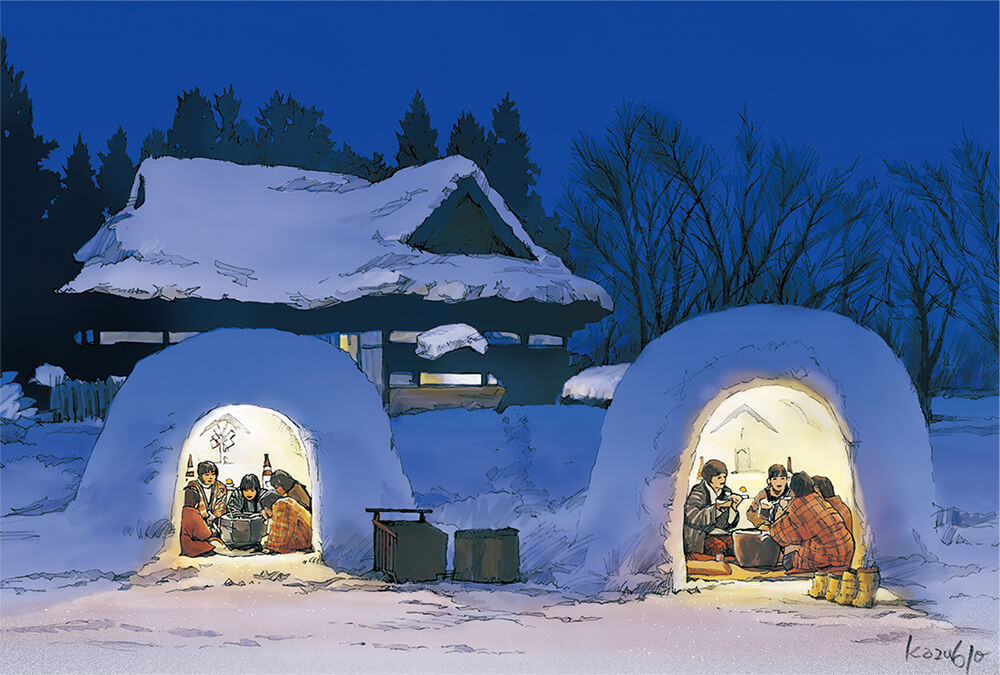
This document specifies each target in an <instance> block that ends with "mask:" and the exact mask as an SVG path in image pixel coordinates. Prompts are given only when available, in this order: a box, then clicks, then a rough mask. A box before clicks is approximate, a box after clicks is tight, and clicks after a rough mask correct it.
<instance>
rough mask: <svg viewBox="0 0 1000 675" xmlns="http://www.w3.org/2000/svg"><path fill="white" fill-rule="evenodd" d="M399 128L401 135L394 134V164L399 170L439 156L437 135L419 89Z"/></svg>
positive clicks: (424, 162)
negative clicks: (395, 143)
mask: <svg viewBox="0 0 1000 675" xmlns="http://www.w3.org/2000/svg"><path fill="white" fill-rule="evenodd" d="M399 128H400V130H401V131H402V133H399V132H396V140H397V141H398V142H399V151H398V152H397V153H396V164H398V165H399V168H400V169H402V168H404V167H407V166H419V165H420V164H426V163H427V162H431V161H433V160H435V159H438V158H439V157H440V156H441V153H440V152H439V151H438V147H437V135H438V134H437V131H435V130H434V129H432V128H431V116H430V113H428V112H427V105H426V104H425V103H424V99H423V96H421V95H420V90H419V89H418V90H417V92H416V93H415V94H414V95H413V100H411V101H410V108H409V110H407V111H406V114H405V115H404V116H403V119H401V120H400V121H399Z"/></svg>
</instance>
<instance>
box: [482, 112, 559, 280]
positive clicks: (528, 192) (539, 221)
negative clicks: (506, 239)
mask: <svg viewBox="0 0 1000 675" xmlns="http://www.w3.org/2000/svg"><path fill="white" fill-rule="evenodd" d="M486 145H487V149H488V155H487V161H486V166H485V170H486V177H487V178H488V179H489V181H490V186H491V187H493V189H495V190H496V191H497V192H499V193H500V195H501V196H502V197H503V198H504V201H505V202H506V203H507V206H508V207H509V208H510V210H511V211H513V212H514V215H516V216H517V217H518V219H519V220H520V221H521V222H522V223H524V226H525V229H526V230H527V231H528V234H529V236H531V238H532V240H534V242H535V243H536V244H538V245H539V246H541V247H543V248H545V249H547V250H549V251H550V252H552V253H554V254H556V255H557V256H559V257H560V258H562V260H563V261H564V262H565V263H566V264H567V265H569V264H571V262H572V260H571V258H570V255H569V252H568V247H569V232H568V231H567V230H566V229H565V228H563V227H560V225H559V217H558V216H549V215H547V214H546V213H545V209H544V207H543V206H542V198H541V197H539V196H538V194H537V193H536V192H534V190H532V189H531V188H532V187H533V186H534V185H535V183H536V177H537V176H538V175H539V174H541V169H539V168H538V165H537V164H535V163H534V162H532V161H531V160H530V159H529V158H528V153H529V152H530V151H531V143H530V142H529V141H528V135H527V134H526V133H524V131H523V130H522V129H521V113H520V112H518V110H517V104H515V103H514V100H513V99H512V98H511V96H510V92H507V94H506V95H505V96H504V97H503V99H502V100H501V101H500V103H498V104H497V106H496V107H495V108H494V109H493V130H492V131H490V133H489V137H488V138H487V141H486Z"/></svg>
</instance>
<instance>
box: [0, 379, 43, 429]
mask: <svg viewBox="0 0 1000 675" xmlns="http://www.w3.org/2000/svg"><path fill="white" fill-rule="evenodd" d="M15 377H17V373H15V372H13V371H7V372H5V373H3V375H2V376H0V419H5V420H18V419H22V418H31V417H34V416H35V413H37V412H38V408H32V407H31V404H32V403H34V402H35V399H33V398H29V397H27V396H25V395H24V391H23V390H22V389H21V385H19V384H18V383H17V382H15V381H14V378H15Z"/></svg>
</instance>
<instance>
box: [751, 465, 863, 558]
mask: <svg viewBox="0 0 1000 675" xmlns="http://www.w3.org/2000/svg"><path fill="white" fill-rule="evenodd" d="M791 489H792V495H793V498H792V503H791V504H790V505H789V506H788V511H787V512H785V514H784V515H783V516H781V517H780V518H778V519H777V520H776V521H774V523H772V524H771V526H770V528H767V529H768V530H769V531H770V533H771V537H772V538H773V539H774V541H775V542H776V543H777V544H778V545H779V546H781V547H782V549H783V550H784V555H785V557H784V560H783V563H784V566H785V569H786V570H788V571H789V572H814V571H817V570H828V571H843V570H845V569H847V568H848V567H849V566H850V564H851V558H852V557H853V556H854V538H853V537H852V536H851V533H850V532H849V531H848V529H847V526H846V525H845V524H844V519H843V518H842V517H841V515H840V514H839V513H837V511H836V509H834V508H833V507H832V506H830V505H829V504H828V503H827V502H826V500H824V499H823V498H822V497H821V496H820V495H819V494H817V493H816V491H815V490H814V485H813V481H812V479H811V478H810V477H809V474H807V473H805V472H804V471H800V472H798V473H796V474H795V475H793V476H792V480H791ZM762 529H765V528H764V527H763V526H762Z"/></svg>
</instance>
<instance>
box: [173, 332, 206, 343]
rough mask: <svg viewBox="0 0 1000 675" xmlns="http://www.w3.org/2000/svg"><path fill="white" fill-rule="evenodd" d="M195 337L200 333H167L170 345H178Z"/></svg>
mask: <svg viewBox="0 0 1000 675" xmlns="http://www.w3.org/2000/svg"><path fill="white" fill-rule="evenodd" d="M195 335H200V332H198V331H188V332H174V331H170V332H169V333H167V338H168V341H169V342H170V344H177V343H178V342H184V341H185V340H187V339H188V338H189V337H194V336H195Z"/></svg>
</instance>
